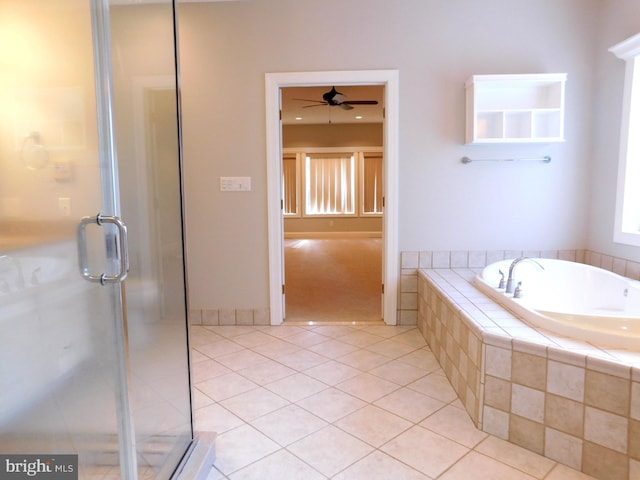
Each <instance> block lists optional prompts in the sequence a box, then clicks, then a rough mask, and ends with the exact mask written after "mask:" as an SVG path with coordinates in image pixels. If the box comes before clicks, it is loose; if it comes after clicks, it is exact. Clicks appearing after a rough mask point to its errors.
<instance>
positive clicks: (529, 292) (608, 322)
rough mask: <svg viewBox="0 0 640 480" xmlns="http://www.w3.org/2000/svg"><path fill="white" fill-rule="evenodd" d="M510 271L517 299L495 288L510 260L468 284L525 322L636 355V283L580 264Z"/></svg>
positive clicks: (639, 340)
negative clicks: (516, 286) (519, 291)
mask: <svg viewBox="0 0 640 480" xmlns="http://www.w3.org/2000/svg"><path fill="white" fill-rule="evenodd" d="M532 260H535V262H538V263H539V264H540V265H541V266H542V267H543V268H544V269H541V268H540V267H539V266H538V265H536V264H535V263H533V262H531V261H528V260H525V261H522V262H520V263H519V264H518V265H517V266H516V267H515V269H514V275H513V276H514V278H515V280H516V284H517V283H518V282H522V285H521V287H522V297H521V298H513V295H511V294H506V293H505V292H504V289H499V288H498V286H499V283H500V273H499V270H501V271H502V272H504V275H505V280H506V279H507V277H508V275H509V266H510V265H511V262H512V261H513V260H504V261H501V262H496V263H493V264H491V265H488V266H487V267H485V268H484V270H483V271H482V272H481V273H480V274H479V275H478V276H477V277H476V278H475V279H474V282H473V283H474V285H475V286H476V287H477V288H478V289H479V290H481V291H482V292H484V293H486V294H487V295H489V296H490V297H491V298H493V299H494V300H495V301H497V302H498V303H499V304H501V305H503V306H504V307H506V308H507V309H509V310H511V311H513V312H514V313H516V314H517V315H518V316H520V317H521V318H523V319H524V320H525V321H527V322H529V323H530V324H532V325H534V326H537V327H541V328H544V329H546V330H550V331H552V332H555V333H558V334H560V335H564V336H568V337H573V338H577V339H581V340H586V341H588V342H590V343H594V344H598V345H603V346H605V345H606V346H612V347H621V348H627V349H633V350H636V351H640V282H637V281H634V280H630V279H628V278H625V277H622V276H620V275H617V274H615V273H612V272H609V271H606V270H602V269H600V268H596V267H592V266H590V265H584V264H581V263H574V262H568V261H564V260H552V259H542V258H536V259H532Z"/></svg>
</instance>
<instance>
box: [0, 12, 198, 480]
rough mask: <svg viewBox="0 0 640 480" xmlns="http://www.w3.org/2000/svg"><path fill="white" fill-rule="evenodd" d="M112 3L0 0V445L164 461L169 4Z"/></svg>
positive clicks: (170, 316)
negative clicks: (120, 223) (120, 225)
mask: <svg viewBox="0 0 640 480" xmlns="http://www.w3.org/2000/svg"><path fill="white" fill-rule="evenodd" d="M112 3H113V5H110V4H109V2H108V1H107V0H0V105H2V108H1V109H0V391H1V392H2V393H1V394H0V454H2V455H9V454H16V455H27V454H33V455H40V456H44V457H47V458H53V457H55V456H56V455H62V454H71V455H77V456H78V474H79V475H78V476H79V478H81V479H84V478H87V479H89V478H110V479H117V478H122V479H126V480H129V479H135V478H160V479H163V478H170V477H171V475H172V474H173V472H174V470H175V469H176V466H177V465H178V463H179V462H180V461H181V459H182V458H183V456H184V455H185V452H186V451H187V449H188V448H189V447H190V445H191V444H192V439H193V434H192V426H191V409H190V387H189V373H188V347H187V322H186V314H185V312H186V308H185V303H186V302H185V275H184V268H183V265H184V262H183V246H182V230H181V225H182V220H181V195H180V167H179V136H178V111H177V106H176V105H177V101H176V98H177V95H176V81H175V73H176V72H175V69H176V67H175V66H176V59H175V51H176V49H175V38H174V28H173V25H174V9H173V8H174V7H173V4H172V2H170V1H166V2H161V1H156V2H154V3H153V4H137V5H134V6H128V5H127V4H128V3H129V2H124V1H118V2H115V1H114V2H112ZM116 3H117V5H116ZM98 214H101V216H98ZM112 217H113V218H115V217H119V218H120V219H121V220H122V221H123V222H124V224H126V225H127V230H126V233H127V235H125V230H124V229H119V228H117V225H116V224H112V223H109V222H107V221H101V219H106V218H112ZM83 218H85V219H89V220H85V221H84V223H82V225H83V226H82V227H81V228H79V224H81V219H83ZM79 232H81V233H82V234H81V235H79V234H78V233H79ZM127 237H128V263H129V269H128V276H127V278H126V280H124V281H123V282H119V281H117V280H115V281H110V280H109V279H110V278H112V277H114V278H115V277H117V276H118V275H119V274H124V273H126V272H125V271H123V270H126V268H123V266H124V264H125V263H126V262H124V260H125V259H126V256H125V254H126V252H127V248H125V247H124V244H123V241H124V239H125V238H127ZM79 243H80V245H79ZM79 247H82V248H79ZM79 252H85V253H86V255H79ZM79 264H80V265H82V266H83V267H84V273H85V274H86V276H87V277H89V279H91V277H93V278H94V279H96V278H97V281H87V279H85V278H83V276H82V275H81V269H80V268H79ZM101 279H102V281H101ZM44 457H43V458H44Z"/></svg>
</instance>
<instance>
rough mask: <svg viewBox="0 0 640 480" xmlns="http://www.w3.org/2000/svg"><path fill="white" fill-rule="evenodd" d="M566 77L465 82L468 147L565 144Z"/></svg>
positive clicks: (512, 77) (488, 78)
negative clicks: (530, 143)
mask: <svg viewBox="0 0 640 480" xmlns="http://www.w3.org/2000/svg"><path fill="white" fill-rule="evenodd" d="M566 78H567V75H566V74H564V73H554V74H531V75H474V76H473V77H471V78H470V79H469V80H467V82H466V97H467V98H466V100H467V125H466V142H467V143H515V142H523V143H524V142H532V143H533V142H561V141H564V90H565V83H566Z"/></svg>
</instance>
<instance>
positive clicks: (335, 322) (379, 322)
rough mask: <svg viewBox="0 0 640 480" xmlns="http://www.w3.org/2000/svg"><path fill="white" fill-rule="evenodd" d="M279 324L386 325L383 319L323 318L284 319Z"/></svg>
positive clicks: (315, 325)
mask: <svg viewBox="0 0 640 480" xmlns="http://www.w3.org/2000/svg"><path fill="white" fill-rule="evenodd" d="M281 325H290V326H298V327H299V326H302V325H308V326H313V327H317V326H333V325H351V326H356V325H357V326H362V325H386V324H385V323H384V320H382V319H380V320H363V321H352V320H323V321H312V320H309V321H304V320H285V321H284V322H282V323H281Z"/></svg>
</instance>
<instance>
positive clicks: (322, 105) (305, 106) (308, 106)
mask: <svg viewBox="0 0 640 480" xmlns="http://www.w3.org/2000/svg"><path fill="white" fill-rule="evenodd" d="M325 105H329V104H328V103H327V102H322V103H318V104H316V105H304V106H303V107H302V108H311V107H324V106H325Z"/></svg>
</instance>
